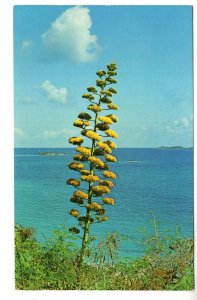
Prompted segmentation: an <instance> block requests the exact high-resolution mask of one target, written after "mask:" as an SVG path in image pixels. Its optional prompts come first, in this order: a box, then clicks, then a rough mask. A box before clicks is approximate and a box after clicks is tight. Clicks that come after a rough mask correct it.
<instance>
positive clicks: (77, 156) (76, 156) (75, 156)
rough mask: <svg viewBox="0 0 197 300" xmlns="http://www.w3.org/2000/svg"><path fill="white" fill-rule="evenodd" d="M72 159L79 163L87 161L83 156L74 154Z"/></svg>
mask: <svg viewBox="0 0 197 300" xmlns="http://www.w3.org/2000/svg"><path fill="white" fill-rule="evenodd" d="M73 159H74V160H79V161H87V156H84V155H83V154H76V155H74V156H73Z"/></svg>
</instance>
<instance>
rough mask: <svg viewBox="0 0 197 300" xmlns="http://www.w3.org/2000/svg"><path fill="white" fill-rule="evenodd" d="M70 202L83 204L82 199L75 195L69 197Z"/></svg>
mask: <svg viewBox="0 0 197 300" xmlns="http://www.w3.org/2000/svg"><path fill="white" fill-rule="evenodd" d="M70 202H73V203H76V204H78V205H81V204H84V200H83V199H81V198H77V197H71V198H70Z"/></svg>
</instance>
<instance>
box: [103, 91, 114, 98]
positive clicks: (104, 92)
mask: <svg viewBox="0 0 197 300" xmlns="http://www.w3.org/2000/svg"><path fill="white" fill-rule="evenodd" d="M101 94H103V95H106V96H109V97H111V96H112V92H110V90H107V91H105V90H103V91H101Z"/></svg>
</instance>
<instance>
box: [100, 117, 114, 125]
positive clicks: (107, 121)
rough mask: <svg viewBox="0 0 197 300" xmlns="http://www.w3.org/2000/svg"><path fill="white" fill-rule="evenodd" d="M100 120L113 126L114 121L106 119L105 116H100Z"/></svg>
mask: <svg viewBox="0 0 197 300" xmlns="http://www.w3.org/2000/svg"><path fill="white" fill-rule="evenodd" d="M98 119H99V120H100V121H101V122H103V123H106V124H113V121H112V119H110V118H109V117H105V116H99V117H98Z"/></svg>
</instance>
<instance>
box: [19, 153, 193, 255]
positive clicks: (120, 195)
mask: <svg viewBox="0 0 197 300" xmlns="http://www.w3.org/2000/svg"><path fill="white" fill-rule="evenodd" d="M44 151H54V152H63V153H64V154H65V155H64V156H42V155H39V153H40V152H44ZM74 152H75V151H74V149H62V148H61V149H60V148H47V149H46V148H16V149H15V222H16V223H19V224H21V225H24V226H30V227H34V228H35V229H36V237H37V238H38V239H39V240H41V241H42V240H43V239H44V237H49V236H50V235H51V234H52V232H53V231H54V230H55V229H57V228H58V226H59V225H64V226H66V227H70V226H74V225H76V223H77V222H76V220H75V219H74V218H72V217H71V216H70V215H69V210H70V209H71V208H73V207H74V206H75V205H74V204H73V203H71V202H70V201H69V199H70V197H71V195H72V192H73V191H74V188H73V187H71V186H68V185H66V184H65V182H66V180H67V179H68V178H70V177H75V176H76V172H74V171H71V170H69V168H68V167H67V166H68V164H69V163H70V162H71V161H72V156H73V154H74ZM114 154H115V155H116V156H117V157H118V163H116V164H113V165H111V170H114V171H115V172H116V173H117V174H118V177H117V179H116V181H115V188H114V189H112V192H111V195H110V196H112V197H114V198H115V201H116V204H115V206H108V207H107V208H106V210H107V214H108V216H109V218H110V220H109V221H108V222H103V223H101V224H96V225H93V226H92V234H93V235H94V234H96V235H97V236H98V238H99V239H100V238H102V237H103V236H105V235H106V234H107V233H110V232H119V233H120V235H122V236H125V235H127V236H128V239H129V240H127V241H123V242H122V243H121V245H120V254H121V255H124V256H125V255H126V256H136V257H137V256H140V255H142V254H143V252H144V250H143V248H142V247H141V244H140V242H141V240H142V239H143V237H144V235H143V233H142V232H141V231H142V229H143V228H146V229H148V230H149V231H150V232H152V231H153V225H152V222H151V218H152V211H154V212H155V214H156V217H157V219H158V221H159V228H160V230H161V231H162V232H163V233H164V234H169V232H175V228H176V226H178V227H180V228H181V233H182V235H184V236H188V237H193V149H184V150H162V149H142V148H140V149H134V148H125V149H117V150H115V151H114Z"/></svg>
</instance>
